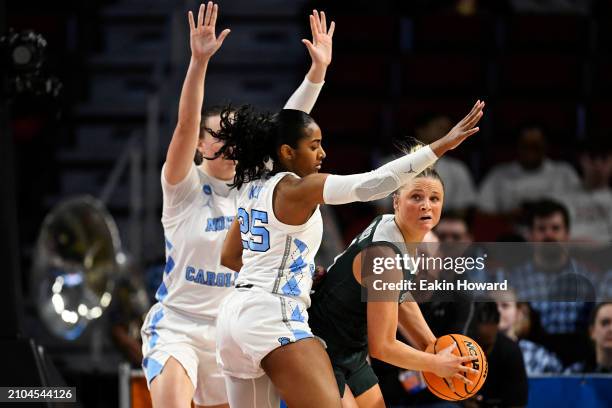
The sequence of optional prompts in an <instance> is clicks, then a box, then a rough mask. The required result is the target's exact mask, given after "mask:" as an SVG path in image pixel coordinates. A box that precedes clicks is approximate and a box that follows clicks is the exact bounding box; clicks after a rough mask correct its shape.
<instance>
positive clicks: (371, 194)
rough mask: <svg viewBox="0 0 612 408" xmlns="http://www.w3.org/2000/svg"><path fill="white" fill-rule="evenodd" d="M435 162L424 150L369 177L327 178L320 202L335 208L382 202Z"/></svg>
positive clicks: (431, 155) (428, 152) (370, 174)
mask: <svg viewBox="0 0 612 408" xmlns="http://www.w3.org/2000/svg"><path fill="white" fill-rule="evenodd" d="M437 158H438V157H437V156H436V155H435V154H434V153H433V151H432V150H431V149H430V148H429V146H425V147H423V148H421V149H419V150H417V151H416V152H414V153H410V154H408V155H406V156H403V157H400V158H399V159H396V160H393V161H392V162H390V163H387V164H385V165H384V166H382V167H380V168H378V169H376V170H373V171H371V172H369V173H361V174H353V175H350V176H337V175H330V176H329V177H328V178H327V180H326V181H325V186H324V190H323V200H324V202H325V203H326V204H336V205H337V204H346V203H351V202H355V201H373V200H378V199H381V198H384V197H386V196H388V195H389V194H391V193H392V192H394V191H395V190H397V189H398V188H400V187H401V186H402V185H403V184H405V183H406V182H408V181H409V180H410V179H412V178H414V177H416V176H417V174H419V173H420V172H422V171H423V170H425V169H426V168H427V167H429V166H431V165H432V164H434V163H435V161H436V160H437Z"/></svg>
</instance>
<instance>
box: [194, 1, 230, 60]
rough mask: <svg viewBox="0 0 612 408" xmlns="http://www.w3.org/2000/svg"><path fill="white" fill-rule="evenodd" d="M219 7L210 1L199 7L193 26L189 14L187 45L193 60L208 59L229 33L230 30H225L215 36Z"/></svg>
mask: <svg viewBox="0 0 612 408" xmlns="http://www.w3.org/2000/svg"><path fill="white" fill-rule="evenodd" d="M218 10H219V7H218V6H217V5H216V4H214V3H213V2H212V1H209V2H208V4H207V5H206V7H205V6H204V4H201V5H200V10H199V11H198V24H197V25H196V24H195V21H194V19H193V13H192V12H191V11H190V12H189V34H190V37H189V44H190V46H191V55H192V56H193V57H194V58H202V59H204V58H210V57H212V56H213V54H214V53H215V52H217V50H218V49H219V47H221V44H223V40H225V37H227V35H228V34H229V33H230V30H228V29H225V30H223V31H222V32H221V34H219V37H217V36H216V35H215V24H216V22H217V13H218Z"/></svg>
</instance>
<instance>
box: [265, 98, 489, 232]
mask: <svg viewBox="0 0 612 408" xmlns="http://www.w3.org/2000/svg"><path fill="white" fill-rule="evenodd" d="M483 109H484V102H481V101H477V102H476V103H475V104H474V106H473V107H472V110H471V111H470V113H468V114H467V115H466V116H465V117H464V118H463V119H462V120H461V121H460V122H459V123H457V124H456V125H455V126H454V127H453V128H452V129H451V130H450V131H449V132H448V133H447V134H446V135H444V136H443V137H441V138H440V139H438V140H436V141H435V142H433V143H432V144H430V145H428V146H425V147H423V148H421V149H419V150H417V151H416V152H414V153H411V154H408V155H406V156H404V157H400V158H399V159H396V160H393V161H392V162H390V163H387V164H385V165H384V166H382V167H379V168H378V169H376V170H373V171H370V172H368V173H361V174H353V175H349V176H338V175H330V174H320V173H316V174H311V175H308V176H306V177H304V178H301V179H297V178H290V177H287V179H288V180H287V182H285V183H283V185H282V186H280V185H279V188H278V189H277V199H278V200H280V201H279V202H282V203H285V205H287V206H290V207H291V208H292V213H293V214H294V217H295V219H293V220H286V221H283V222H287V221H288V222H297V223H301V222H304V220H305V219H307V218H308V217H309V216H310V214H311V213H312V211H313V209H314V208H315V207H316V206H317V205H318V204H333V205H338V204H347V203H352V202H355V201H372V200H378V199H380V198H384V197H386V196H388V195H389V194H391V193H392V192H394V191H395V190H397V189H398V188H399V187H400V186H402V185H403V184H405V183H406V182H407V181H409V180H410V179H412V178H414V177H415V176H416V175H417V174H419V173H420V172H421V171H423V170H424V169H425V168H427V167H429V166H431V165H432V164H433V163H435V161H436V160H437V159H438V158H439V157H441V156H442V155H443V154H444V153H446V152H447V151H449V150H451V149H454V148H456V147H457V146H459V145H460V144H461V143H462V142H463V141H464V140H465V139H467V138H468V137H469V136H471V135H473V134H475V133H476V132H478V130H479V128H478V127H476V124H477V123H478V121H479V120H480V118H481V117H482V114H483ZM275 202H276V201H275ZM304 217H305V218H304Z"/></svg>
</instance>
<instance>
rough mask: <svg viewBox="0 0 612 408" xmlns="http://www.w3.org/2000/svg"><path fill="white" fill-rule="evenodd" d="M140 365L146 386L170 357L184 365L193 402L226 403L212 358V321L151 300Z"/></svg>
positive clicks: (218, 371)
mask: <svg viewBox="0 0 612 408" xmlns="http://www.w3.org/2000/svg"><path fill="white" fill-rule="evenodd" d="M140 333H141V336H142V355H143V362H142V369H143V370H144V373H145V376H146V378H147V384H148V386H149V388H150V386H151V381H153V379H154V378H155V377H156V376H157V375H159V374H160V373H161V371H162V369H163V368H164V365H165V364H166V361H168V358H169V357H174V358H175V359H176V360H177V361H178V362H179V363H180V364H181V365H182V366H183V368H184V369H185V371H186V372H187V375H188V376H189V379H190V380H191V383H192V384H193V387H194V389H195V392H194V395H193V401H194V402H195V403H196V404H197V405H219V404H224V403H227V394H226V392H225V380H224V378H223V374H221V369H220V367H219V366H218V365H217V362H216V358H215V337H216V334H215V333H216V327H215V321H214V320H212V319H195V318H192V317H190V316H185V315H183V314H179V313H177V312H175V311H172V310H170V309H169V308H167V307H165V306H163V305H162V304H161V303H157V304H155V305H154V306H153V307H152V308H151V310H150V311H149V313H148V314H147V317H146V318H145V321H144V324H143V326H142V329H141V332H140Z"/></svg>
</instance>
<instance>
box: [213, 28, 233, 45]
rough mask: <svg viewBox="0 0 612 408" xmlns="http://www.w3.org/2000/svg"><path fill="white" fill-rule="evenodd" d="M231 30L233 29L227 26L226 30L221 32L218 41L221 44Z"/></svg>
mask: <svg viewBox="0 0 612 408" xmlns="http://www.w3.org/2000/svg"><path fill="white" fill-rule="evenodd" d="M231 32H232V31H231V30H230V29H229V28H226V29H225V30H223V31H221V34H219V37H217V42H218V43H219V45H221V44H223V41H224V40H225V37H227V36H228V35H229V33H231Z"/></svg>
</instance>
